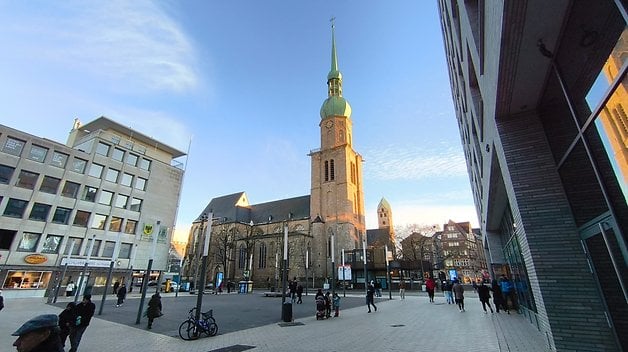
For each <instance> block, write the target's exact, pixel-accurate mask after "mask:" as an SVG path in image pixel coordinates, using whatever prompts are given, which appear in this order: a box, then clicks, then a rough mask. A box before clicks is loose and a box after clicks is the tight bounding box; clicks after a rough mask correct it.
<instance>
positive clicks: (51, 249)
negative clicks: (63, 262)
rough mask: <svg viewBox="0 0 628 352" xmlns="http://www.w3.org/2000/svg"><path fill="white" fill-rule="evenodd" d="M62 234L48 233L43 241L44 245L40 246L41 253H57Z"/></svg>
mask: <svg viewBox="0 0 628 352" xmlns="http://www.w3.org/2000/svg"><path fill="white" fill-rule="evenodd" d="M62 239H63V236H57V235H48V236H47V237H46V240H45V241H44V246H43V247H42V248H41V252H42V253H52V254H54V253H59V247H60V246H61V240H62Z"/></svg>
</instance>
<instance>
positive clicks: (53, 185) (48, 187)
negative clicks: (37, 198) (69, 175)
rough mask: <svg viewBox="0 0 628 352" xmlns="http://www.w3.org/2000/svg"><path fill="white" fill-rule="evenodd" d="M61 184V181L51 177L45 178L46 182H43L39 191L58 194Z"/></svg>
mask: <svg viewBox="0 0 628 352" xmlns="http://www.w3.org/2000/svg"><path fill="white" fill-rule="evenodd" d="M60 183H61V179H59V178H56V177H51V176H44V180H43V181H42V182H41V186H39V190H40V191H41V192H46V193H52V194H57V190H58V189H59V184H60Z"/></svg>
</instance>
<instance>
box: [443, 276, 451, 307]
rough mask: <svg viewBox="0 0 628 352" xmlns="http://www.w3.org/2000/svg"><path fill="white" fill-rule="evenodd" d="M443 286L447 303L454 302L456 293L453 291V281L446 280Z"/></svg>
mask: <svg viewBox="0 0 628 352" xmlns="http://www.w3.org/2000/svg"><path fill="white" fill-rule="evenodd" d="M441 287H442V289H443V296H444V297H445V300H446V301H447V304H454V294H453V292H452V286H451V283H450V282H449V281H447V280H444V281H443V284H442V285H441Z"/></svg>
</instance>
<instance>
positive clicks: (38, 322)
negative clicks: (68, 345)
mask: <svg viewBox="0 0 628 352" xmlns="http://www.w3.org/2000/svg"><path fill="white" fill-rule="evenodd" d="M11 335H13V336H18V338H17V339H16V340H15V342H13V346H15V347H16V348H17V351H18V352H63V351H64V350H63V345H61V339H60V338H59V317H58V316H57V315H56V314H43V315H38V316H36V317H34V318H33V319H31V320H29V321H27V322H26V323H24V324H23V325H22V326H20V328H19V329H17V330H16V331H15V332H14V333H13V334H11Z"/></svg>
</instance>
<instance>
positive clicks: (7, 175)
mask: <svg viewBox="0 0 628 352" xmlns="http://www.w3.org/2000/svg"><path fill="white" fill-rule="evenodd" d="M13 171H15V168H14V167H10V166H6V165H0V183H4V184H8V183H9V182H10V181H11V176H13Z"/></svg>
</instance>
